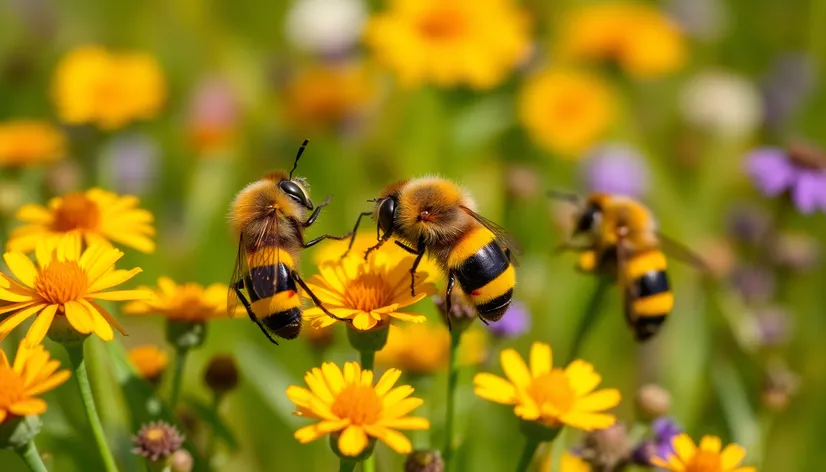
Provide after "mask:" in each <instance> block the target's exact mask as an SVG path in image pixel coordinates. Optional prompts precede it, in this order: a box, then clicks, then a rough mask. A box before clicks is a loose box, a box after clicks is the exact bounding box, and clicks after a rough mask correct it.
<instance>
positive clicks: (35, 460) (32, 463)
mask: <svg viewBox="0 0 826 472" xmlns="http://www.w3.org/2000/svg"><path fill="white" fill-rule="evenodd" d="M14 452H16V453H17V455H19V456H20V458H21V459H23V462H25V463H26V465H27V466H29V470H31V471H32V472H48V469H46V465H45V464H44V463H43V458H42V457H40V453H39V452H37V446H35V445H34V439H31V440H29V442H27V443H26V444H25V445H23V447H20V448H17V449H15V450H14Z"/></svg>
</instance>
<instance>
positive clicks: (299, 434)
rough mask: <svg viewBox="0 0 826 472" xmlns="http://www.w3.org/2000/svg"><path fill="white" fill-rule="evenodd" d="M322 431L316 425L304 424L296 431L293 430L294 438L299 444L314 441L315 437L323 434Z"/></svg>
mask: <svg viewBox="0 0 826 472" xmlns="http://www.w3.org/2000/svg"><path fill="white" fill-rule="evenodd" d="M324 434H325V433H324V432H322V431H321V430H320V429H318V428H317V427H316V425H310V426H305V427H303V428H301V429H299V430H298V431H296V432H295V435H294V436H295V439H297V440H298V442H300V443H301V444H307V443H308V442H311V441H315V440H316V439H318V438H320V437H321V436H324Z"/></svg>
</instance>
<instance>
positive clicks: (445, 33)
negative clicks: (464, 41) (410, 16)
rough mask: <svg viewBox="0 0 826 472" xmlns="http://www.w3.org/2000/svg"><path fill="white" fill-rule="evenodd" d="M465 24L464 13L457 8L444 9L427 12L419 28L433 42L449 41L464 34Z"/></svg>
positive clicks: (419, 22)
mask: <svg viewBox="0 0 826 472" xmlns="http://www.w3.org/2000/svg"><path fill="white" fill-rule="evenodd" d="M465 23H466V22H465V18H464V15H462V12H460V11H458V10H457V9H456V8H450V7H444V8H438V9H434V10H431V11H428V12H425V14H424V15H423V16H422V18H421V19H420V20H419V21H418V24H417V26H418V29H419V31H421V33H422V34H423V35H424V36H425V37H427V38H430V39H431V40H434V41H449V40H451V39H454V38H457V37H460V36H462V34H464V30H465V28H466V24H465Z"/></svg>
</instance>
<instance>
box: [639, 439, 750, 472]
mask: <svg viewBox="0 0 826 472" xmlns="http://www.w3.org/2000/svg"><path fill="white" fill-rule="evenodd" d="M671 445H672V446H674V452H676V455H674V454H672V455H669V456H668V457H666V458H660V457H653V458H652V459H651V462H652V463H653V464H654V465H656V466H657V467H660V468H663V469H665V470H671V471H673V472H756V470H757V469H755V468H754V467H740V463H741V462H742V461H743V458H744V457H746V450H745V449H743V448H742V447H741V446H739V445H737V444H729V445H728V446H726V448H725V449H723V451H722V452H720V448H721V446H722V444H721V442H720V438H718V437H716V436H704V437H703V439H701V440H700V447H699V448H698V447H697V446H696V445H694V441H692V440H691V438H690V437H689V436H688V435H687V434H680V435H679V436H675V437H674V439H672V441H671Z"/></svg>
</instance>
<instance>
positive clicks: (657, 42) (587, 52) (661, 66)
mask: <svg viewBox="0 0 826 472" xmlns="http://www.w3.org/2000/svg"><path fill="white" fill-rule="evenodd" d="M561 25H562V26H561V33H560V44H559V54H558V56H559V57H561V58H563V59H568V60H577V59H585V60H608V61H615V62H617V63H618V64H619V65H620V66H621V67H622V68H623V69H624V70H625V72H626V73H628V74H629V75H631V76H634V77H637V78H652V77H658V76H662V75H665V74H668V73H671V72H674V71H676V70H678V69H679V68H681V67H682V66H683V65H684V63H685V60H686V44H685V39H684V37H683V34H682V32H681V31H680V29H679V27H678V26H677V25H676V24H675V23H674V22H673V21H671V20H670V19H668V17H666V16H665V15H664V14H663V13H662V12H661V11H659V10H658V9H656V8H654V7H652V6H649V5H646V4H642V3H631V2H598V3H589V4H587V5H583V6H581V7H579V8H577V9H574V10H572V11H571V12H570V13H569V14H568V15H567V16H566V17H565V18H564V19H563V21H562V23H561Z"/></svg>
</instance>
